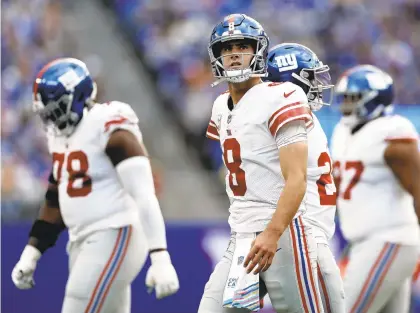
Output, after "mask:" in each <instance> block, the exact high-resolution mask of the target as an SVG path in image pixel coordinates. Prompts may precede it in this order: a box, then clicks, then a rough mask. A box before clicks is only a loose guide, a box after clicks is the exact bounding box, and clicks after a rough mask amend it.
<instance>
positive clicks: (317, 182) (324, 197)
mask: <svg viewBox="0 0 420 313" xmlns="http://www.w3.org/2000/svg"><path fill="white" fill-rule="evenodd" d="M312 116H313V123H314V127H313V129H312V130H311V131H310V132H309V133H308V171H307V189H306V208H307V211H306V213H305V219H306V220H307V221H309V223H310V224H311V225H312V226H313V227H312V234H313V235H314V237H315V238H316V239H317V241H318V242H320V241H324V242H325V243H327V241H328V240H330V239H331V238H332V237H333V235H334V231H335V222H334V218H335V212H336V200H337V195H336V188H335V185H334V180H333V177H332V170H333V164H332V161H331V157H330V152H329V149H328V140H327V136H326V135H325V132H324V130H323V129H322V126H321V124H320V123H319V120H318V118H317V117H316V116H315V115H314V114H313V115H312Z"/></svg>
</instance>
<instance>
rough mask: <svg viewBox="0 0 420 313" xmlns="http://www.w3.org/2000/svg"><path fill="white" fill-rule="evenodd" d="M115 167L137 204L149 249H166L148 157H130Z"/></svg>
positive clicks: (163, 225)
mask: <svg viewBox="0 0 420 313" xmlns="http://www.w3.org/2000/svg"><path fill="white" fill-rule="evenodd" d="M116 169H117V172H118V174H119V177H120V181H121V183H122V185H123V187H124V189H125V190H126V191H127V193H128V194H129V195H130V196H131V197H132V198H133V200H134V202H135V203H136V204H137V207H138V209H139V213H140V220H141V223H142V225H143V228H144V231H145V235H146V237H147V240H148V244H149V249H150V251H159V250H162V249H166V247H167V244H166V230H165V222H164V220H163V216H162V212H161V210H160V206H159V202H158V200H157V198H156V195H155V189H154V185H153V175H152V170H151V167H150V162H149V159H148V158H146V157H144V156H138V157H132V158H129V159H126V160H124V161H123V162H121V163H119V164H118V165H117V167H116Z"/></svg>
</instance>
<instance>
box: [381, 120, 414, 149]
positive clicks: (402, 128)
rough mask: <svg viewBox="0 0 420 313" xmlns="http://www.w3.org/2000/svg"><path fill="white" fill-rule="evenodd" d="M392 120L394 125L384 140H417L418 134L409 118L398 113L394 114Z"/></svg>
mask: <svg viewBox="0 0 420 313" xmlns="http://www.w3.org/2000/svg"><path fill="white" fill-rule="evenodd" d="M393 120H394V122H393V124H394V125H393V127H392V128H391V129H390V131H389V132H388V134H387V136H386V137H385V141H386V142H410V141H418V136H419V135H418V133H417V130H416V128H415V127H414V125H413V123H411V122H410V120H408V119H407V118H405V117H402V116H399V115H396V116H394V117H393Z"/></svg>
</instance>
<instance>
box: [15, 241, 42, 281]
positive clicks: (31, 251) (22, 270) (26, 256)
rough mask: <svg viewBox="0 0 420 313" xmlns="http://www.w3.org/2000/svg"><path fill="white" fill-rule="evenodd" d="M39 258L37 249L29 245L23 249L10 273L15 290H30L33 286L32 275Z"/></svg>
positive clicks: (39, 254) (39, 253)
mask: <svg viewBox="0 0 420 313" xmlns="http://www.w3.org/2000/svg"><path fill="white" fill-rule="evenodd" d="M40 257H41V252H39V250H38V249H36V248H35V247H33V246H30V245H27V246H26V247H25V249H24V250H23V252H22V255H21V257H20V260H19V262H17V264H16V265H15V267H14V268H13V271H12V280H13V283H14V284H15V286H16V287H17V288H19V289H30V288H32V287H33V286H34V285H35V281H34V278H33V274H34V271H35V268H36V264H37V262H38V260H39V258H40Z"/></svg>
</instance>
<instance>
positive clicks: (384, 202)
mask: <svg viewBox="0 0 420 313" xmlns="http://www.w3.org/2000/svg"><path fill="white" fill-rule="evenodd" d="M417 137H418V135H417V132H416V129H415V128H414V126H413V124H412V123H411V122H410V121H409V120H407V119H406V118H404V117H402V116H399V115H392V116H385V117H380V118H377V119H375V120H373V121H370V122H369V123H367V124H366V125H364V126H363V127H362V128H361V129H360V130H358V131H356V132H355V133H354V134H352V133H351V130H350V128H348V127H347V126H345V125H344V124H342V123H339V124H337V126H336V127H335V129H334V132H333V136H332V139H331V151H332V157H333V160H334V161H335V165H336V168H335V169H334V171H335V175H337V177H339V180H340V185H339V194H338V199H337V209H338V213H339V217H340V224H341V228H342V231H343V234H344V236H345V238H346V239H347V240H349V241H356V240H361V239H364V238H366V237H369V238H377V239H380V240H382V241H387V242H392V243H400V244H418V243H419V239H420V237H419V235H420V233H419V226H418V222H417V217H416V215H415V212H414V206H413V198H412V196H411V195H410V194H409V193H408V192H407V191H405V189H404V188H403V187H402V186H401V184H400V183H399V182H398V180H397V178H396V177H395V175H394V174H393V172H392V170H391V169H390V168H389V166H388V165H387V164H386V162H385V159H384V152H385V149H386V147H387V146H388V143H389V142H390V141H393V140H417Z"/></svg>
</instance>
